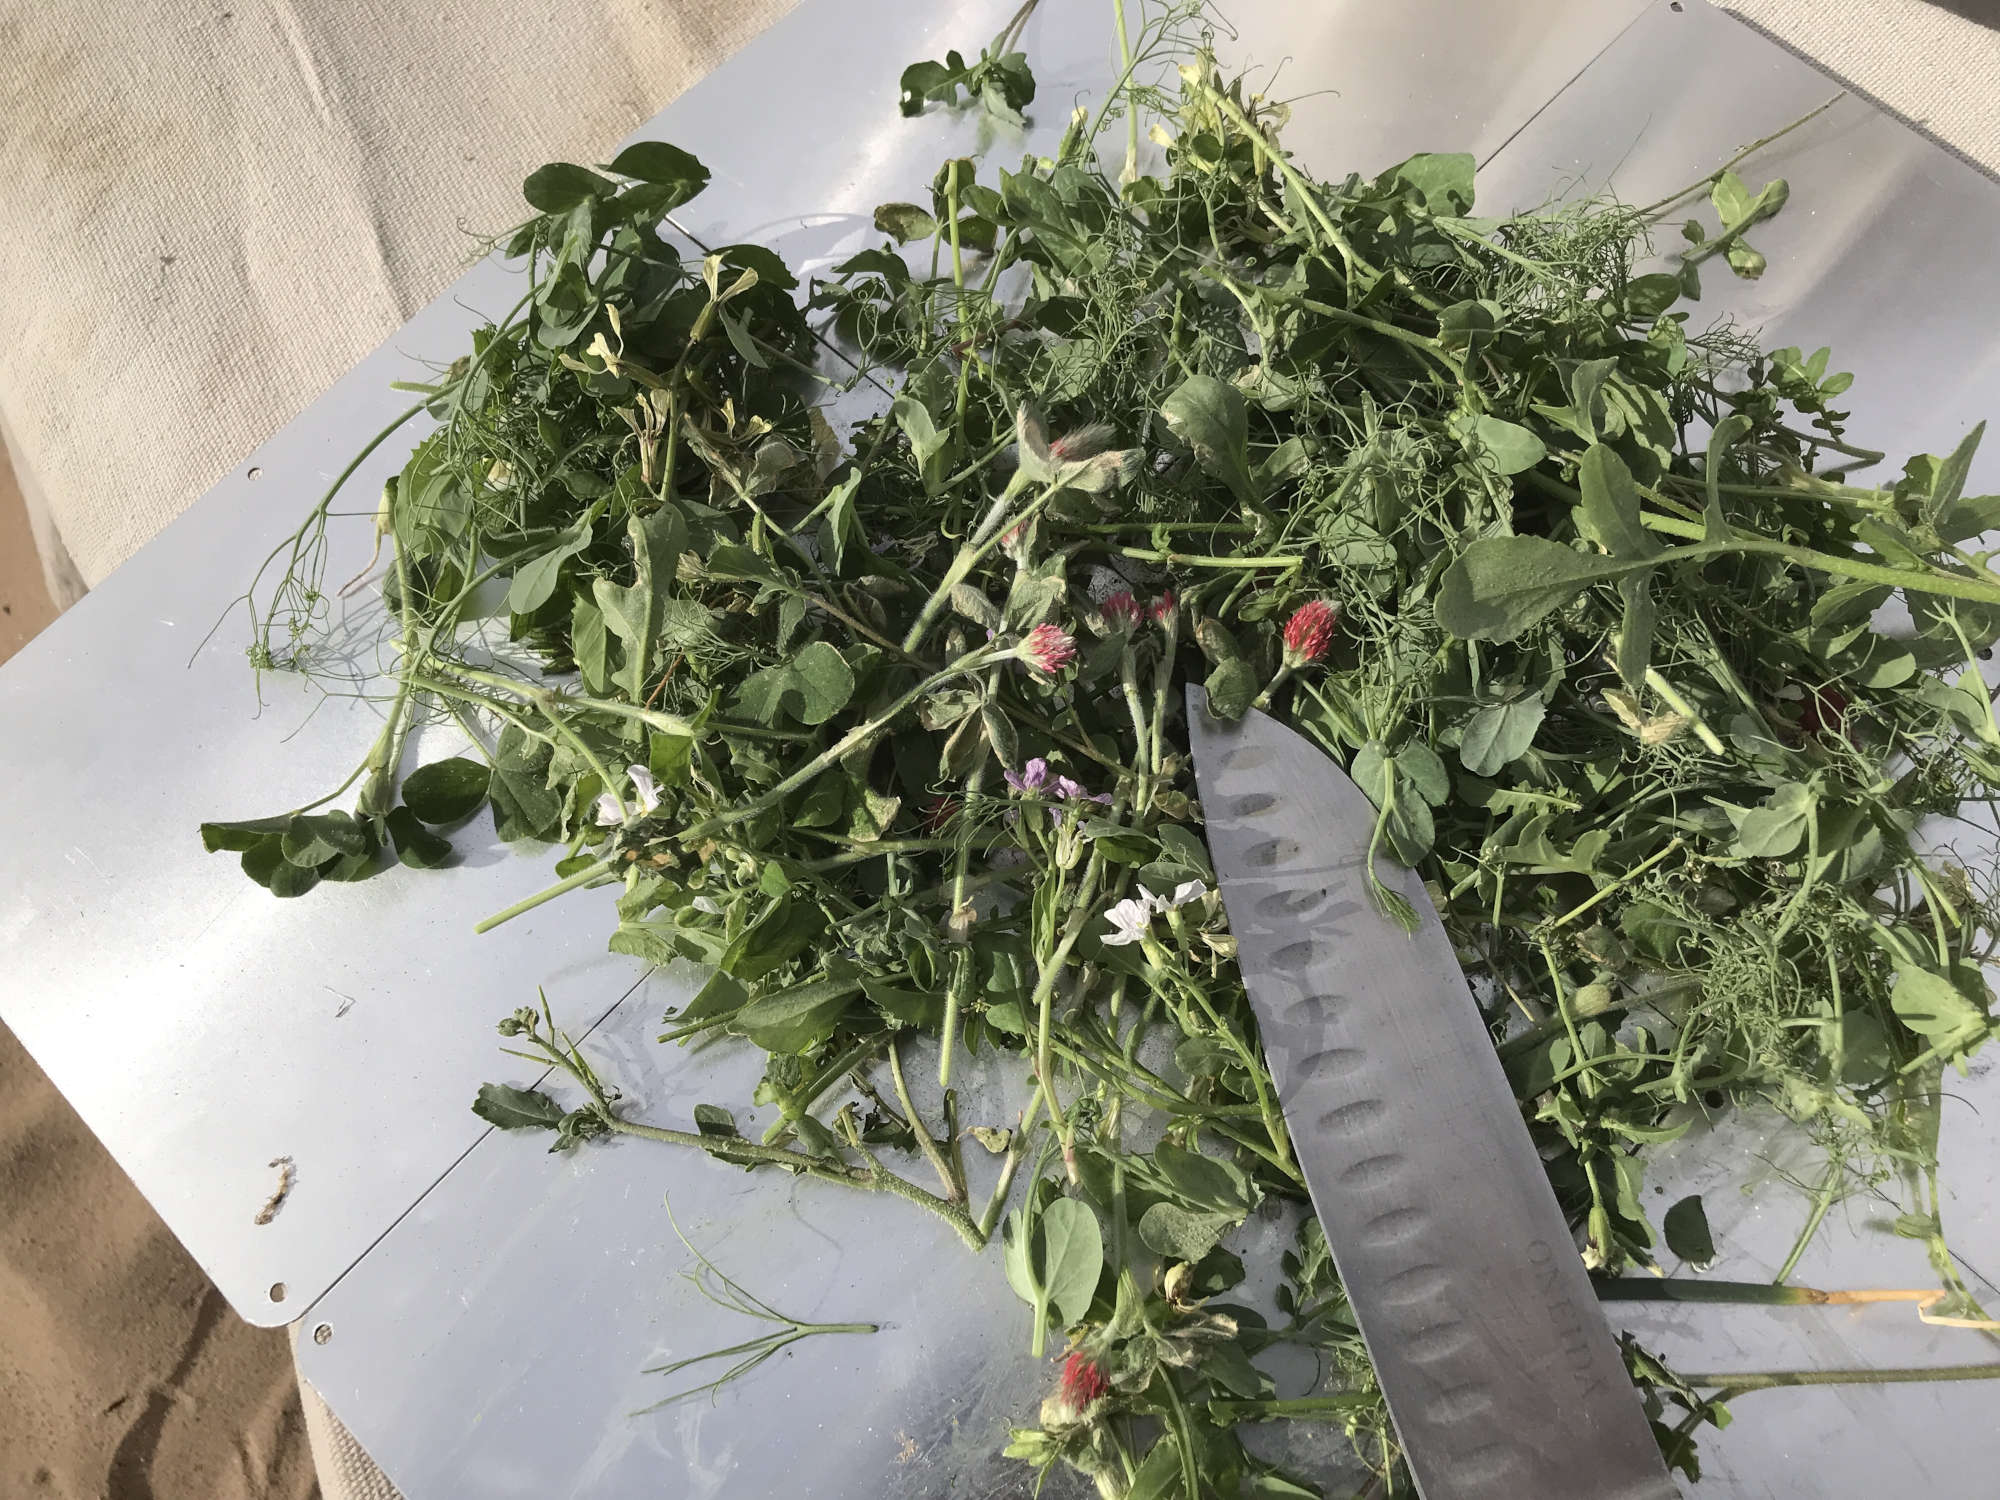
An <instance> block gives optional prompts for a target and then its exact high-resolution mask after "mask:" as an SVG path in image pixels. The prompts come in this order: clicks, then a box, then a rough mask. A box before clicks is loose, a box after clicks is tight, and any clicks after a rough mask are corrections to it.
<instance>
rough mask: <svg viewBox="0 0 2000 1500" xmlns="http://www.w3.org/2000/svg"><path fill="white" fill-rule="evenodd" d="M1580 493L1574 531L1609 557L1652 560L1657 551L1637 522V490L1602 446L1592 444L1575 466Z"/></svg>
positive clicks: (1620, 463)
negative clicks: (1582, 535) (1580, 497)
mask: <svg viewBox="0 0 2000 1500" xmlns="http://www.w3.org/2000/svg"><path fill="white" fill-rule="evenodd" d="M1577 482H1578V485H1579V487H1580V488H1581V490H1582V492H1583V499H1582V502H1581V503H1580V504H1579V505H1578V507H1577V530H1579V531H1581V532H1582V533H1583V534H1584V535H1585V536H1586V537H1588V538H1589V539H1590V540H1591V541H1593V542H1596V543H1597V544H1598V545H1599V546H1600V547H1602V548H1603V549H1604V550H1605V551H1606V552H1609V553H1610V554H1611V555H1612V556H1613V557H1620V558H1641V557H1652V556H1653V555H1654V554H1655V553H1657V552H1658V551H1659V550H1660V544H1659V543H1658V542H1656V541H1654V540H1653V536H1652V533H1650V532H1648V531H1647V530H1646V528H1645V527H1644V526H1643V525H1642V524H1640V521H1639V487H1638V486H1637V485H1636V484H1634V483H1633V482H1632V471H1631V470H1630V469H1628V468H1626V467H1625V460H1624V459H1622V458H1620V457H1619V456H1618V455H1617V454H1616V453H1614V452H1613V451H1612V450H1611V449H1609V448H1607V447H1605V446H1604V444H1602V443H1592V444H1591V445H1590V447H1589V448H1588V449H1587V450H1586V451H1585V453H1584V455H1583V461H1582V463H1580V464H1578V465H1577Z"/></svg>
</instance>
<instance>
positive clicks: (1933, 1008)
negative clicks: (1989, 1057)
mask: <svg viewBox="0 0 2000 1500" xmlns="http://www.w3.org/2000/svg"><path fill="white" fill-rule="evenodd" d="M1889 1004H1890V1006H1891V1007H1892V1008H1893V1009H1894V1010H1895V1012H1896V1016H1897V1018H1898V1019H1899V1020H1901V1021H1902V1023H1903V1024H1904V1025H1905V1026H1907V1027H1909V1029H1910V1030H1911V1031H1914V1032H1915V1033H1916V1034H1917V1035H1918V1036H1923V1037H1929V1038H1930V1039H1931V1040H1932V1042H1933V1043H1934V1044H1935V1043H1939V1042H1945V1041H1949V1040H1952V1039H1954V1038H1958V1037H1967V1038H1970V1037H1975V1036H1979V1035H1980V1034H1982V1033H1983V1032H1984V1031H1985V1030H1986V1013H1985V1011H1983V1010H1981V1009H1980V1008H1979V1007H1978V1006H1977V1005H1975V1004H1973V1003H1972V1001H1970V1000H1968V999H1967V998H1966V997H1965V993H1964V991H1962V990H1960V989H1959V987H1958V986H1957V985H1955V984H1953V983H1952V982H1951V981H1950V980H1949V979H1947V978H1945V977H1944V976H1943V975H1942V974H1933V973H1932V972H1931V971H1930V970H1929V969H1920V968H1916V967H1914V966H1911V965H1908V964H1898V965H1897V966H1896V984H1895V987H1894V988H1893V989H1891V990H1890V991H1889Z"/></svg>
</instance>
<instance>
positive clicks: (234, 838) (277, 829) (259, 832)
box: [201, 815, 292, 854]
mask: <svg viewBox="0 0 2000 1500" xmlns="http://www.w3.org/2000/svg"><path fill="white" fill-rule="evenodd" d="M291 821H292V820H291V817H290V816H289V815H287V816H285V817H282V818H246V819H244V820H243V821H242V822H238V823H204V824H202V825H201V846H202V848H204V849H206V850H207V851H208V852H209V853H210V854H219V853H221V852H222V851H224V850H228V851H229V852H230V853H233V854H235V853H242V852H243V851H245V850H249V849H255V848H256V847H257V846H258V845H259V844H261V843H263V842H264V841H265V840H266V839H272V840H273V842H274V843H275V842H276V840H275V838H274V837H273V836H274V835H276V834H281V833H283V832H284V831H285V829H286V828H287V827H288V826H290V824H291Z"/></svg>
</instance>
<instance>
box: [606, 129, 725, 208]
mask: <svg viewBox="0 0 2000 1500" xmlns="http://www.w3.org/2000/svg"><path fill="white" fill-rule="evenodd" d="M605 170H606V171H609V172H616V173H617V174H618V175H619V176H620V177H635V178H637V179H638V180H639V181H641V182H649V183H652V184H654V185H655V186H657V187H670V188H672V189H673V190H674V196H673V197H672V198H671V200H665V199H663V200H661V201H660V202H659V203H658V204H657V205H655V204H654V203H653V200H651V199H648V200H647V204H648V207H656V208H657V211H658V212H660V213H666V212H668V211H669V210H671V209H674V208H677V207H679V206H680V205H681V204H683V203H685V202H687V200H688V199H690V198H692V197H693V196H694V195H695V194H696V193H699V192H700V191H701V190H702V189H703V188H705V187H707V186H708V176H709V173H708V168H707V167H705V166H703V165H702V164H701V162H700V161H699V160H697V159H696V158H695V157H694V156H693V155H691V154H690V153H688V152H686V151H683V150H681V148H680V147H678V146H673V145H669V144H668V143H667V142H665V141H634V142H633V143H632V144H631V145H629V146H627V147H626V148H625V149H624V150H623V151H620V152H619V153H618V154H617V155H616V156H615V157H613V158H612V159H611V164H610V165H609V166H608V167H606V168H605Z"/></svg>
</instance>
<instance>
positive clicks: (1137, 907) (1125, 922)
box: [1104, 897, 1153, 948]
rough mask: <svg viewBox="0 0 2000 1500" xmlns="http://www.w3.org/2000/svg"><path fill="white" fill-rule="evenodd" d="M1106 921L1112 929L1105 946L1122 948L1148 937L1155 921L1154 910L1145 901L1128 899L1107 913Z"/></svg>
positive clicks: (1105, 940)
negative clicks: (1151, 925)
mask: <svg viewBox="0 0 2000 1500" xmlns="http://www.w3.org/2000/svg"><path fill="white" fill-rule="evenodd" d="M1104 919H1105V920H1106V921H1107V922H1109V923H1110V924H1111V928H1112V930H1111V932H1110V933H1109V934H1107V935H1106V937H1105V939H1104V944H1105V946H1106V947H1108V948H1122V947H1124V946H1125V945H1126V944H1127V943H1136V942H1138V941H1140V940H1141V939H1142V938H1144V937H1145V936H1146V934H1147V932H1148V930H1149V928H1150V924H1151V923H1152V920H1153V909H1152V907H1150V906H1148V905H1147V904H1146V903H1145V902H1144V901H1140V900H1136V899H1134V898H1132V897H1127V898H1126V899H1125V900H1123V901H1120V902H1119V903H1118V904H1117V905H1116V906H1113V907H1112V908H1111V909H1110V910H1109V911H1107V912H1105V914H1104Z"/></svg>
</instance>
